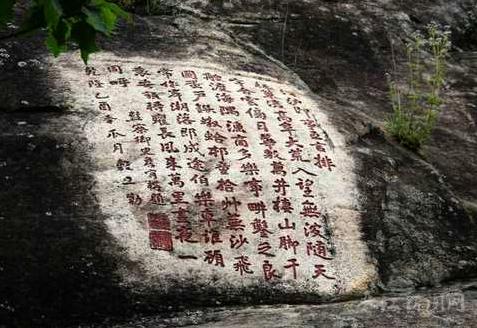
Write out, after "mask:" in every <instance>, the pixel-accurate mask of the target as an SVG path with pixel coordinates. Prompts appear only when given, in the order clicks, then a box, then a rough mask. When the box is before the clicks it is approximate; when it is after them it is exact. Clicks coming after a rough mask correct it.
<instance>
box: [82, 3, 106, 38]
mask: <svg viewBox="0 0 477 328" xmlns="http://www.w3.org/2000/svg"><path fill="white" fill-rule="evenodd" d="M82 12H83V13H84V14H85V15H86V22H87V23H88V24H89V25H90V26H91V27H93V28H94V29H95V30H96V31H98V32H101V33H104V34H106V35H109V33H110V30H109V29H108V26H107V24H106V22H105V21H104V19H103V16H102V15H101V12H100V11H99V10H97V9H96V8H95V9H88V8H83V9H82Z"/></svg>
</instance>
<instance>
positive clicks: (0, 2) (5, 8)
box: [0, 0, 15, 26]
mask: <svg viewBox="0 0 477 328" xmlns="http://www.w3.org/2000/svg"><path fill="white" fill-rule="evenodd" d="M14 5H15V0H0V26H1V25H4V24H6V23H8V22H9V21H10V20H11V19H12V17H13V6H14Z"/></svg>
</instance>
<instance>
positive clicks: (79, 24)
mask: <svg viewBox="0 0 477 328" xmlns="http://www.w3.org/2000/svg"><path fill="white" fill-rule="evenodd" d="M14 4H15V0H0V26H1V25H4V24H6V23H7V22H8V21H10V20H11V18H12V16H13V7H14ZM121 18H123V19H129V18H130V17H129V14H128V13H127V12H125V11H124V10H123V9H121V7H119V6H118V5H117V4H115V3H112V2H110V1H106V0H34V1H33V2H32V6H31V8H30V10H29V13H28V17H27V19H26V21H25V22H24V23H23V26H22V28H21V31H20V32H25V31H26V32H28V31H33V30H36V29H40V28H45V29H46V31H47V33H48V36H47V38H46V45H47V47H48V49H49V50H50V52H51V53H52V54H53V55H55V56H58V55H59V54H61V53H62V52H65V51H67V50H68V46H69V45H70V43H71V42H74V43H76V44H77V45H78V46H79V48H80V51H81V58H82V59H83V61H84V62H85V63H87V62H88V58H89V55H90V54H91V53H93V52H96V51H98V50H99V48H98V46H97V45H96V37H97V35H98V33H99V34H103V35H106V36H110V35H111V34H112V33H113V32H114V29H115V28H116V24H117V22H118V19H121Z"/></svg>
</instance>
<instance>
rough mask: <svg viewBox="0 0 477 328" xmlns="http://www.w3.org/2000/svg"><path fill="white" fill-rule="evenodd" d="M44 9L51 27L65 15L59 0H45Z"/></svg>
mask: <svg viewBox="0 0 477 328" xmlns="http://www.w3.org/2000/svg"><path fill="white" fill-rule="evenodd" d="M43 3H44V4H43V10H44V14H45V19H46V23H47V24H48V27H49V28H55V27H56V25H58V22H59V21H60V18H61V16H62V15H63V10H62V9H61V5H60V3H59V2H58V0H44V1H43Z"/></svg>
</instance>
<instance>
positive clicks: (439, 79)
mask: <svg viewBox="0 0 477 328" xmlns="http://www.w3.org/2000/svg"><path fill="white" fill-rule="evenodd" d="M450 47H451V42H450V32H449V31H448V30H443V29H440V28H439V27H438V26H437V25H436V24H435V23H431V24H429V25H428V26H427V35H426V36H423V35H422V34H421V33H419V32H416V33H413V34H412V35H411V38H410V40H409V41H408V42H407V44H406V54H407V64H408V76H407V79H406V83H405V85H404V86H401V85H398V84H397V82H396V81H395V80H393V78H392V77H391V76H390V75H389V74H388V75H387V78H388V86H389V94H390V98H391V103H392V108H393V114H392V116H391V117H390V119H389V120H388V122H387V124H386V129H387V131H388V132H389V133H390V134H391V135H392V136H394V137H395V138H396V139H397V140H399V142H400V143H401V144H403V145H404V146H406V147H408V148H410V149H412V150H417V149H419V148H420V147H421V146H422V144H423V143H424V142H426V141H427V139H428V138H429V136H430V135H431V133H432V130H433V128H434V126H435V124H436V122H437V118H438V113H439V108H440V106H441V104H442V98H441V90H442V87H443V86H444V83H445V76H446V70H445V66H446V58H447V55H448V53H449V50H450ZM429 54H430V58H429ZM426 57H427V58H426ZM427 59H429V60H427Z"/></svg>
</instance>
